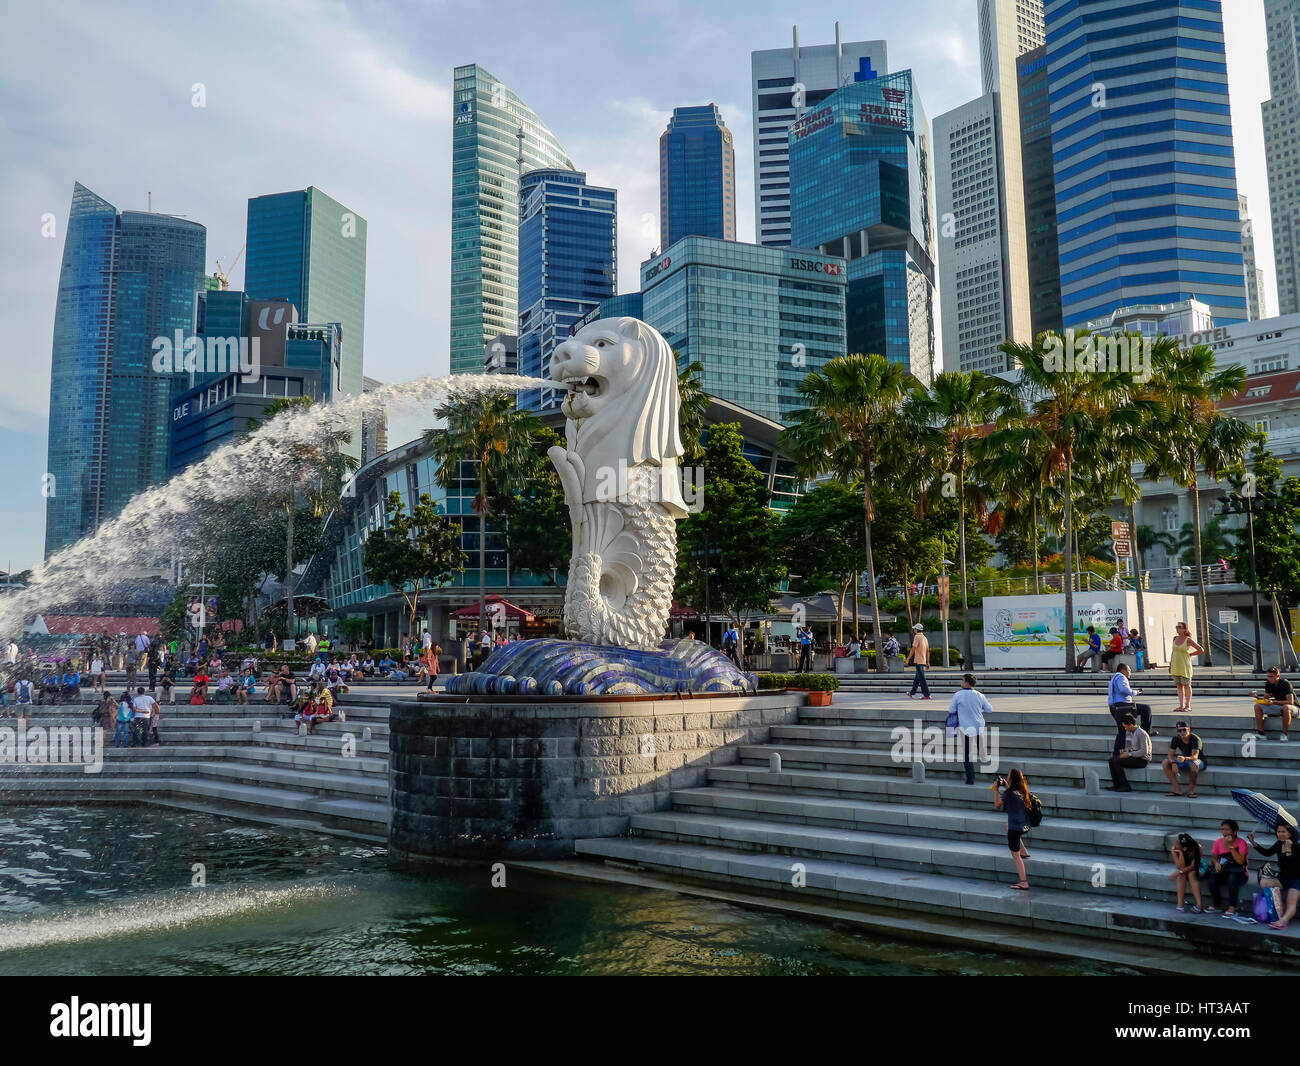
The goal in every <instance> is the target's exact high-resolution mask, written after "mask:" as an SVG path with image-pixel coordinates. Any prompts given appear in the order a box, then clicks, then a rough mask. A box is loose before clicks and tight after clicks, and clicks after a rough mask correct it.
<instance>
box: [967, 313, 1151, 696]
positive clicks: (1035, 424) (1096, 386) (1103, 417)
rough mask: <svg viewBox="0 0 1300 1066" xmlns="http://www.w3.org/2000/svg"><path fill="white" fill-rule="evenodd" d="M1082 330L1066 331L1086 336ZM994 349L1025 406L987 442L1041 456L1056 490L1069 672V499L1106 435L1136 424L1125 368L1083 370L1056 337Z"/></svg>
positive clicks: (1088, 474)
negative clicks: (1016, 376)
mask: <svg viewBox="0 0 1300 1066" xmlns="http://www.w3.org/2000/svg"><path fill="white" fill-rule="evenodd" d="M1087 338H1088V331H1087V330H1078V331H1076V332H1075V334H1074V340H1075V343H1076V344H1077V343H1078V342H1080V341H1083V342H1085V343H1086V341H1087ZM1002 350H1003V351H1004V352H1006V353H1007V354H1008V355H1011V356H1013V357H1014V358H1015V359H1016V361H1017V362H1018V363H1019V364H1020V367H1021V376H1020V380H1019V381H1018V382H1016V383H1015V384H1014V385H1006V386H1001V387H1007V388H1013V389H1015V390H1017V391H1018V392H1019V398H1020V400H1021V403H1022V405H1023V409H1024V411H1025V417H1024V420H1023V421H1022V422H1019V423H1013V424H1012V425H1009V426H1006V427H1004V428H1003V429H1000V430H998V431H997V432H996V433H995V434H994V435H993V436H994V440H992V441H990V447H993V448H1010V449H1012V450H1015V451H1023V452H1032V453H1034V454H1041V455H1042V456H1043V466H1042V469H1041V471H1040V477H1041V479H1042V480H1043V481H1045V482H1051V483H1055V484H1056V485H1057V486H1058V488H1059V489H1060V492H1061V495H1062V502H1063V504H1064V508H1063V510H1064V513H1063V515H1062V523H1061V531H1062V537H1063V539H1064V541H1065V560H1064V561H1065V574H1064V575H1063V581H1062V586H1063V587H1064V590H1065V669H1066V671H1067V672H1068V673H1073V672H1074V671H1075V670H1076V669H1077V667H1076V666H1075V654H1074V629H1075V625H1074V565H1075V559H1074V501H1075V499H1076V497H1077V496H1078V495H1080V493H1079V485H1080V483H1082V484H1083V485H1095V484H1096V483H1097V482H1099V481H1100V480H1101V473H1102V470H1103V469H1104V462H1105V460H1104V459H1103V457H1102V456H1103V447H1104V443H1105V441H1106V439H1107V437H1108V436H1110V435H1112V434H1114V433H1116V432H1119V431H1123V430H1125V429H1127V428H1128V427H1130V426H1132V425H1134V424H1136V422H1137V420H1138V412H1137V411H1136V410H1134V409H1133V408H1131V407H1130V406H1128V405H1126V404H1125V403H1124V399H1125V392H1126V389H1127V381H1126V380H1125V378H1126V375H1123V374H1121V373H1118V372H1115V373H1112V372H1109V371H1106V370H1103V369H1091V368H1090V367H1088V366H1087V365H1086V364H1085V365H1080V364H1079V363H1076V362H1074V361H1073V360H1065V361H1064V362H1063V361H1062V360H1061V358H1060V356H1061V348H1060V338H1058V337H1054V336H1053V335H1051V334H1047V333H1042V334H1039V336H1038V337H1037V339H1036V340H1035V341H1034V343H1033V344H1024V343H1020V342H1016V341H1007V342H1006V343H1004V344H1003V345H1002Z"/></svg>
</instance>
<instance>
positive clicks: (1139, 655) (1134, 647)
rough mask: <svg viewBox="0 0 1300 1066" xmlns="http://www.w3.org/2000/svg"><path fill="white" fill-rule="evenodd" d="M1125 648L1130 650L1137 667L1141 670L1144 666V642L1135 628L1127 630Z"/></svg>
mask: <svg viewBox="0 0 1300 1066" xmlns="http://www.w3.org/2000/svg"><path fill="white" fill-rule="evenodd" d="M1124 647H1125V650H1126V651H1131V652H1132V653H1133V657H1134V658H1135V659H1137V668H1138V669H1139V670H1142V669H1144V668H1145V667H1146V661H1145V660H1146V642H1145V641H1143V639H1142V637H1141V636H1140V635H1139V634H1138V631H1137V630H1136V629H1130V630H1129V631H1128V641H1127V642H1126V643H1125V646H1124Z"/></svg>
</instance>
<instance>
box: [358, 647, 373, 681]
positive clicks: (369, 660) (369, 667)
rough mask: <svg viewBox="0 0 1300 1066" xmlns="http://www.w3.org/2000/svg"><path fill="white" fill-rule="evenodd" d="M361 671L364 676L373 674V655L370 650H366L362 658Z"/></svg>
mask: <svg viewBox="0 0 1300 1066" xmlns="http://www.w3.org/2000/svg"><path fill="white" fill-rule="evenodd" d="M361 672H362V673H363V674H364V675H365V676H366V677H374V676H375V657H374V656H373V655H371V654H370V652H366V657H365V659H364V660H362V663H361Z"/></svg>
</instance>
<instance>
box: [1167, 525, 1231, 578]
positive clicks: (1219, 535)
mask: <svg viewBox="0 0 1300 1066" xmlns="http://www.w3.org/2000/svg"><path fill="white" fill-rule="evenodd" d="M1198 534H1199V539H1200V542H1201V552H1202V553H1203V554H1204V555H1209V556H1211V557H1212V558H1215V559H1220V558H1223V557H1224V556H1228V555H1232V554H1233V552H1234V551H1236V542H1235V540H1234V538H1233V536H1232V535H1231V532H1230V531H1229V530H1227V529H1225V528H1224V526H1223V520H1222V519H1221V518H1220V517H1219V516H1218V515H1215V516H1214V517H1212V518H1211V519H1210V520H1209V521H1208V522H1206V523H1205V525H1204V526H1202V527H1201V528H1200V529H1198V528H1197V526H1196V523H1195V522H1184V523H1183V524H1182V526H1181V527H1180V528H1179V530H1178V539H1177V541H1176V543H1175V547H1176V549H1177V551H1178V553H1179V555H1178V561H1179V562H1180V563H1182V564H1183V565H1184V566H1186V565H1187V563H1189V562H1191V561H1192V560H1193V559H1195V558H1196V541H1197V537H1198ZM1198 565H1199V564H1198Z"/></svg>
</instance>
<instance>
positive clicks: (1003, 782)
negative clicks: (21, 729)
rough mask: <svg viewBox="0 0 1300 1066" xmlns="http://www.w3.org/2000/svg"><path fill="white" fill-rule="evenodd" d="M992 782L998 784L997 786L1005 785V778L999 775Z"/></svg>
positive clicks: (1004, 786) (1003, 786)
mask: <svg viewBox="0 0 1300 1066" xmlns="http://www.w3.org/2000/svg"><path fill="white" fill-rule="evenodd" d="M994 783H995V784H996V785H997V786H998V788H1006V787H1007V779H1006V778H1005V777H999V778H998V779H997V781H995V782H994Z"/></svg>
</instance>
